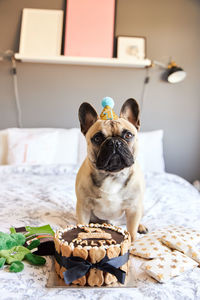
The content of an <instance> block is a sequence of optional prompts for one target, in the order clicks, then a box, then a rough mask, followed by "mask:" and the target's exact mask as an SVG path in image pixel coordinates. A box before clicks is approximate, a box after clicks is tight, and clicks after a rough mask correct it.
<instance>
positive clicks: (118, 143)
mask: <svg viewBox="0 0 200 300" xmlns="http://www.w3.org/2000/svg"><path fill="white" fill-rule="evenodd" d="M121 144H122V142H121V141H120V140H115V147H116V148H118V147H120V146H121Z"/></svg>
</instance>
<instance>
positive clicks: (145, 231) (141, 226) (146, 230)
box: [138, 224, 148, 234]
mask: <svg viewBox="0 0 200 300" xmlns="http://www.w3.org/2000/svg"><path fill="white" fill-rule="evenodd" d="M138 232H139V233H140V234H146V233H147V232H148V228H147V227H145V226H144V225H142V224H139V226H138Z"/></svg>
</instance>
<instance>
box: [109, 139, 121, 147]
mask: <svg viewBox="0 0 200 300" xmlns="http://www.w3.org/2000/svg"><path fill="white" fill-rule="evenodd" d="M121 144H122V142H121V141H120V140H119V139H115V138H112V139H110V140H109V141H108V146H115V147H116V148H118V147H120V146H121Z"/></svg>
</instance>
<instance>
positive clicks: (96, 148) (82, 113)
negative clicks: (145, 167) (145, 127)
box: [79, 99, 140, 172]
mask: <svg viewBox="0 0 200 300" xmlns="http://www.w3.org/2000/svg"><path fill="white" fill-rule="evenodd" d="M79 121H80V125H81V131H82V133H83V134H84V135H85V137H86V141H87V151H88V158H89V160H90V161H91V162H92V164H93V166H94V167H95V168H96V169H99V170H103V171H105V172H119V171H121V170H123V169H124V168H128V167H130V166H132V165H133V164H134V162H135V158H136V155H137V130H138V129H139V126H140V120H139V106H138V103H137V102H136V101H135V100H134V99H128V100H126V101H125V103H124V104H123V106H122V108H121V112H120V117H119V118H118V119H117V120H101V119H99V117H98V114H97V112H96V111H95V109H94V108H93V107H92V106H91V105H90V104H89V103H86V102H84V103H82V104H81V106H80V108H79Z"/></svg>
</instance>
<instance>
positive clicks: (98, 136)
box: [92, 132, 104, 145]
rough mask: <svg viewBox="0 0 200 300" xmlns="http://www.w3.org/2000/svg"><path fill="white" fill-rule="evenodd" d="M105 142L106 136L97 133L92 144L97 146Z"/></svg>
mask: <svg viewBox="0 0 200 300" xmlns="http://www.w3.org/2000/svg"><path fill="white" fill-rule="evenodd" d="M103 140H104V135H103V133H101V132H98V133H96V134H95V135H94V136H93V138H92V142H93V143H95V144H97V145H99V144H101V143H102V142H103Z"/></svg>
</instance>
